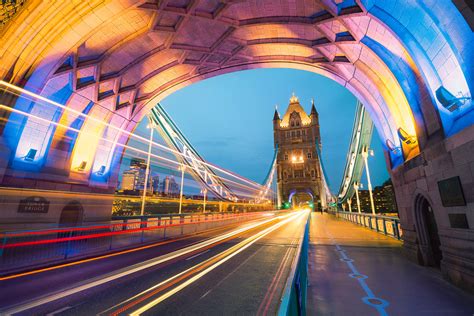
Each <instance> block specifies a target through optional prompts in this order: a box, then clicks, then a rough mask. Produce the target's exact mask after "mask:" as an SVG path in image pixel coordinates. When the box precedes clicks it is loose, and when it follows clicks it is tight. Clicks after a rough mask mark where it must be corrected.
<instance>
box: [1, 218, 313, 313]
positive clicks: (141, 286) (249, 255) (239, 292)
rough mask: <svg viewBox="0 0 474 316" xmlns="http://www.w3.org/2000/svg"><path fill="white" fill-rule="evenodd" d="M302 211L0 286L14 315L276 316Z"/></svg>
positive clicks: (7, 308)
mask: <svg viewBox="0 0 474 316" xmlns="http://www.w3.org/2000/svg"><path fill="white" fill-rule="evenodd" d="M306 214H307V213H302V212H300V213H290V214H287V215H284V216H283V215H282V216H281V217H279V218H275V217H268V218H264V219H260V220H257V221H252V222H250V223H245V224H239V225H233V226H231V227H227V228H224V229H218V230H214V231H212V232H208V233H204V234H200V235H196V236H192V237H187V238H182V239H179V240H175V241H172V242H166V243H158V245H155V246H153V247H148V248H145V249H140V250H136V251H133V252H128V253H123V254H120V255H116V256H112V257H105V258H101V259H98V260H93V261H88V262H83V263H80V264H76V265H71V266H67V267H62V268H57V269H53V270H49V271H44V272H39V273H35V274H30V275H25V276H19V277H16V278H12V279H8V280H3V281H0V312H1V313H7V314H12V313H13V314H19V315H32V314H34V315H45V314H52V315H95V314H103V315H111V314H112V315H122V314H123V315H125V314H132V315H133V314H137V315H138V314H144V315H156V314H160V315H171V314H172V315H180V314H184V315H222V314H226V315H229V314H239V315H241V314H260V315H264V314H275V312H276V311H277V309H278V306H279V300H280V297H281V294H282V291H283V287H284V283H285V282H286V279H287V276H288V273H289V268H290V265H291V262H292V260H293V258H294V254H295V252H296V248H297V244H298V242H299V241H300V238H301V236H302V233H303V230H304V224H305V219H306Z"/></svg>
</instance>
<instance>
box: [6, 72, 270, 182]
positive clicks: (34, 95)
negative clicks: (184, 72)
mask: <svg viewBox="0 0 474 316" xmlns="http://www.w3.org/2000/svg"><path fill="white" fill-rule="evenodd" d="M0 85H4V86H6V87H8V88H10V89H13V90H15V91H17V92H19V93H20V94H21V93H24V94H26V95H29V96H31V97H34V98H36V99H39V100H42V101H44V102H46V103H49V104H51V105H54V106H57V107H59V108H61V109H63V110H66V111H69V112H73V113H74V114H76V115H78V116H81V117H83V118H86V119H90V120H92V121H94V122H96V123H98V124H102V125H105V126H107V127H110V128H112V129H114V130H116V131H118V132H119V133H123V134H125V135H128V136H129V137H131V138H135V139H139V140H140V141H143V142H145V143H147V144H149V143H150V140H149V139H147V138H145V137H142V136H140V135H136V134H134V133H131V132H129V131H126V130H123V129H121V128H119V127H117V126H115V125H112V124H110V123H105V122H104V121H102V120H99V119H97V118H95V117H93V116H90V115H88V114H84V113H82V112H80V111H77V110H74V109H71V108H69V107H67V106H64V105H62V104H60V103H58V102H55V101H52V100H50V99H48V98H45V97H42V96H40V95H38V94H36V93H34V92H31V91H28V90H25V89H23V88H20V87H17V86H15V85H13V84H10V83H8V82H5V81H3V80H0ZM18 96H19V97H21V95H18ZM81 96H82V95H81ZM82 97H83V98H84V99H86V100H88V99H87V98H85V97H84V96H82ZM88 101H91V100H88ZM92 102H93V101H92ZM94 104H98V105H100V103H97V102H94ZM100 106H101V107H102V105H100ZM8 108H9V109H13V108H11V107H8ZM114 114H115V113H114ZM122 118H124V117H123V116H122ZM124 119H125V120H127V121H129V120H128V119H127V118H124ZM44 120H45V119H44ZM46 121H48V120H46ZM48 122H49V123H53V122H51V121H48ZM66 128H69V127H67V126H66ZM152 144H153V145H154V146H157V147H159V148H161V149H164V150H166V151H169V152H171V153H173V154H177V155H179V156H184V154H182V153H181V152H179V151H176V150H174V149H171V148H169V147H167V146H164V145H162V144H159V143H156V142H152ZM202 163H203V164H205V165H206V166H209V167H210V168H214V169H216V170H219V171H220V172H223V173H225V174H227V175H229V176H232V177H235V178H238V179H239V180H241V181H243V182H246V183H248V184H250V185H253V186H255V187H257V188H259V187H261V185H260V184H259V183H256V182H254V181H252V180H249V179H246V178H243V177H241V176H238V175H237V174H234V173H233V172H229V171H227V170H225V169H222V168H220V167H218V166H216V165H213V164H211V163H208V162H202Z"/></svg>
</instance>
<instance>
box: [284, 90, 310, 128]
mask: <svg viewBox="0 0 474 316" xmlns="http://www.w3.org/2000/svg"><path fill="white" fill-rule="evenodd" d="M293 112H297V113H298V114H299V115H300V117H301V123H302V124H303V125H309V124H310V123H311V118H310V117H309V116H308V114H306V112H305V111H304V109H303V107H302V106H301V104H300V101H299V100H298V97H297V96H295V94H294V93H293V95H292V96H291V98H290V104H289V105H288V109H287V110H286V113H285V115H284V116H283V119H282V121H281V123H280V127H288V126H289V125H290V115H291V113H293Z"/></svg>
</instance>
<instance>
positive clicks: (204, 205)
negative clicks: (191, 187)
mask: <svg viewBox="0 0 474 316" xmlns="http://www.w3.org/2000/svg"><path fill="white" fill-rule="evenodd" d="M201 193H202V194H203V195H204V202H203V203H202V212H203V213H206V194H207V189H206V188H204V189H202V190H201Z"/></svg>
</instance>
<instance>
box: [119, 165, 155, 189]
mask: <svg viewBox="0 0 474 316" xmlns="http://www.w3.org/2000/svg"><path fill="white" fill-rule="evenodd" d="M145 174H146V162H145V159H141V158H132V159H131V160H130V169H128V170H125V171H124V172H123V174H122V184H121V189H122V191H126V192H128V193H131V194H133V193H135V194H137V193H139V192H140V191H143V189H144V187H145ZM149 180H150V181H149V182H148V189H149V190H151V189H152V188H153V183H152V181H151V179H150V178H149Z"/></svg>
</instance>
